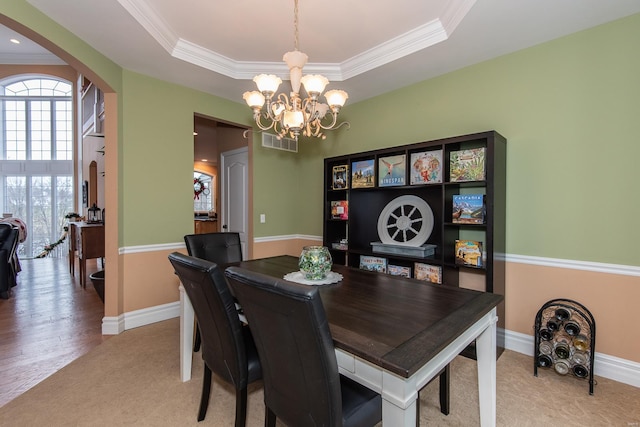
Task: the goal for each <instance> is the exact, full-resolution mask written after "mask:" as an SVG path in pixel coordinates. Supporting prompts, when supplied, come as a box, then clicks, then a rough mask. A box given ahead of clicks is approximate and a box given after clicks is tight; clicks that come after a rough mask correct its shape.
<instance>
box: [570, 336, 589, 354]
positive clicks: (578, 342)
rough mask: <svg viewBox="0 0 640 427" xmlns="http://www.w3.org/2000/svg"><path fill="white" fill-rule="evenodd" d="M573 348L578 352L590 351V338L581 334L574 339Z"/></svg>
mask: <svg viewBox="0 0 640 427" xmlns="http://www.w3.org/2000/svg"><path fill="white" fill-rule="evenodd" d="M573 346H574V347H575V348H576V350H578V351H585V350H588V349H589V338H587V336H586V335H583V334H580V335H577V336H575V337H573Z"/></svg>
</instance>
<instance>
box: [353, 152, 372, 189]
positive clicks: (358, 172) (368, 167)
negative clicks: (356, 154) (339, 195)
mask: <svg viewBox="0 0 640 427" xmlns="http://www.w3.org/2000/svg"><path fill="white" fill-rule="evenodd" d="M375 185H376V170H375V161H374V160H373V159H371V160H359V161H357V162H352V163H351V188H368V187H375Z"/></svg>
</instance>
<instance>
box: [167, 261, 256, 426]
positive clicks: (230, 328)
mask: <svg viewBox="0 0 640 427" xmlns="http://www.w3.org/2000/svg"><path fill="white" fill-rule="evenodd" d="M169 261H170V262H171V264H172V265H173V268H174V270H175V272H176V274H177V275H178V277H179V278H180V281H181V282H182V286H184V289H185V291H186V293H187V296H188V297H189V299H190V300H191V303H192V305H193V310H194V312H195V315H196V316H197V318H198V322H199V325H200V330H201V337H202V359H203V360H204V377H203V382H202V396H201V398H200V409H199V411H198V421H202V420H203V419H204V417H205V415H206V414H207V407H208V406H209V395H210V392H211V373H212V371H213V372H215V373H216V375H218V376H219V377H220V378H222V379H223V380H224V381H226V382H228V383H229V384H231V385H233V386H234V387H235V389H236V422H235V425H236V427H242V426H244V425H245V422H246V417H247V386H248V385H249V384H251V383H252V382H254V381H256V380H259V379H260V378H262V369H261V366H260V360H259V358H258V353H257V351H256V347H255V344H254V341H253V337H252V335H251V331H250V330H249V327H248V326H246V325H243V324H242V322H240V318H239V316H238V312H237V310H236V306H235V301H234V298H233V296H232V295H231V292H230V290H229V286H228V285H227V281H226V279H225V277H224V274H223V272H222V270H221V269H220V268H219V267H218V265H217V264H215V263H213V262H211V261H207V260H203V259H200V258H195V257H192V256H188V255H184V254H181V253H178V252H173V253H171V254H170V255H169Z"/></svg>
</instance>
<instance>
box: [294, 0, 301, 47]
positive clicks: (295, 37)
mask: <svg viewBox="0 0 640 427" xmlns="http://www.w3.org/2000/svg"><path fill="white" fill-rule="evenodd" d="M298 42H299V40H298V0H293V43H294V48H295V50H300V49H298Z"/></svg>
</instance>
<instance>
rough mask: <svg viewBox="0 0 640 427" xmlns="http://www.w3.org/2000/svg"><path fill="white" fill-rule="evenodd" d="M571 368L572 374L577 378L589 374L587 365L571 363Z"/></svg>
mask: <svg viewBox="0 0 640 427" xmlns="http://www.w3.org/2000/svg"><path fill="white" fill-rule="evenodd" d="M572 370H573V375H575V376H576V377H578V378H587V376H588V375H589V369H587V367H586V366H584V365H580V364H575V365H573V368H572Z"/></svg>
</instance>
